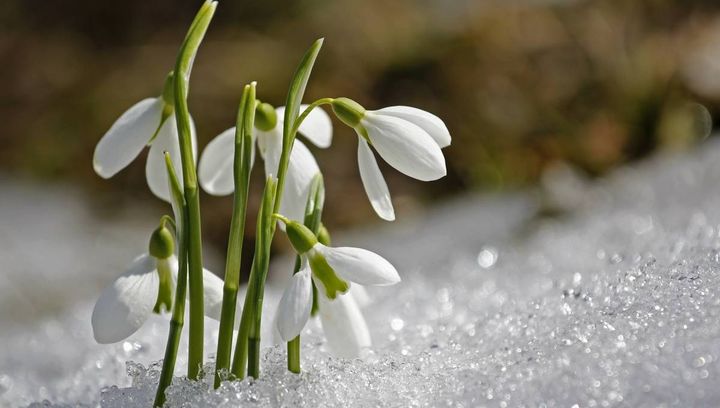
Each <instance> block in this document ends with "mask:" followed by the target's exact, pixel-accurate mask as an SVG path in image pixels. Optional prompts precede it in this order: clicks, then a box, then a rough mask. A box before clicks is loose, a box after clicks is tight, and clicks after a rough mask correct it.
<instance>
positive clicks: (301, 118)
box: [292, 98, 333, 135]
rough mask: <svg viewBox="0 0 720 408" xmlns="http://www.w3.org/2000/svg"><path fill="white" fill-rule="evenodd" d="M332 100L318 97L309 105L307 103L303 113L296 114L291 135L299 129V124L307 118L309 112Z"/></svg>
mask: <svg viewBox="0 0 720 408" xmlns="http://www.w3.org/2000/svg"><path fill="white" fill-rule="evenodd" d="M332 102H333V98H321V99H318V100H317V101H315V102H313V103H311V104H310V105H308V107H307V108H305V110H304V111H303V113H301V114H300V116H298V118H297V120H296V121H295V125H293V128H292V134H293V135H295V134H297V132H298V129H300V125H302V123H303V121H304V120H305V118H307V116H308V115H309V114H310V112H312V110H313V109H315V108H317V107H318V106H320V105H329V104H331V103H332Z"/></svg>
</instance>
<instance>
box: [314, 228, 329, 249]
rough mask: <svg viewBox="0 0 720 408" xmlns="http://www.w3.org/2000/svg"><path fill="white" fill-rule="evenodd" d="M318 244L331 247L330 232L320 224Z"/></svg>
mask: <svg viewBox="0 0 720 408" xmlns="http://www.w3.org/2000/svg"><path fill="white" fill-rule="evenodd" d="M317 239H318V242H320V243H321V244H323V245H330V231H328V229H327V228H325V224H320V230H319V231H318V234H317Z"/></svg>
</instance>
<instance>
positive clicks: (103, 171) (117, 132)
mask: <svg viewBox="0 0 720 408" xmlns="http://www.w3.org/2000/svg"><path fill="white" fill-rule="evenodd" d="M162 108H163V102H162V99H160V98H148V99H143V100H142V101H140V102H138V103H136V104H135V105H133V106H132V107H131V108H130V109H128V110H127V111H125V113H123V114H122V115H121V116H120V117H119V118H118V120H116V121H115V123H113V125H112V126H111V127H110V130H108V131H107V133H105V135H104V136H103V137H102V139H100V141H99V142H98V144H97V146H95V154H94V157H93V167H94V168H95V172H96V173H97V174H98V175H100V177H103V178H109V177H112V176H113V175H115V174H116V173H117V172H119V171H120V170H122V169H124V168H125V167H127V165H128V164H130V162H132V161H133V160H134V159H135V158H136V157H137V155H138V154H140V152H141V151H142V149H143V148H144V147H145V145H147V143H148V142H149V141H150V138H152V136H153V134H154V133H155V130H157V127H158V125H159V124H160V116H161V115H162Z"/></svg>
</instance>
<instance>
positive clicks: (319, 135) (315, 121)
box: [198, 104, 332, 219]
mask: <svg viewBox="0 0 720 408" xmlns="http://www.w3.org/2000/svg"><path fill="white" fill-rule="evenodd" d="M260 105H266V106H269V105H267V104H260ZM307 106H308V105H301V107H300V110H301V111H302V110H304V109H306V108H307ZM257 112H258V114H257V115H256V122H255V128H254V129H253V139H254V140H256V141H257V147H258V149H259V150H260V155H261V156H262V157H263V160H264V163H265V175H266V176H269V175H273V176H277V173H278V166H279V162H280V155H281V153H282V130H283V123H282V118H283V115H284V113H285V107H279V108H276V109H274V112H273V114H272V116H273V117H272V118H271V119H272V120H263V121H262V123H263V124H267V126H265V127H264V128H265V129H266V130H262V129H261V128H260V127H262V126H259V122H261V120H260V119H261V117H262V115H261V111H260V110H258V111H257ZM262 113H265V116H267V112H262ZM298 131H299V132H300V133H301V134H302V135H303V136H305V138H307V139H308V140H309V141H310V142H311V143H312V144H314V145H315V146H317V147H320V148H327V147H329V146H330V143H331V142H332V122H331V120H330V116H329V115H328V114H327V113H326V112H325V111H323V110H322V109H320V108H315V109H313V110H312V111H311V112H310V114H308V116H307V117H306V118H305V120H304V121H303V122H302V124H301V125H300V127H299V128H298ZM234 154H235V128H234V127H232V128H230V129H228V130H226V131H224V132H222V133H221V134H220V135H218V136H217V137H215V139H213V140H212V141H211V142H210V143H209V144H208V145H207V147H206V148H205V150H203V153H202V155H201V157H200V164H199V167H198V178H199V180H200V185H201V186H202V187H203V189H204V190H205V191H207V192H208V193H210V194H213V195H227V194H231V193H232V192H233V191H234V189H235V186H234V181H233V162H234ZM252 157H253V159H254V157H255V152H254V148H253V154H252ZM319 172H320V168H319V167H318V164H317V162H316V161H315V158H314V157H313V155H312V153H311V152H310V150H309V149H308V148H307V146H305V144H303V143H302V142H301V141H299V140H297V139H296V140H295V142H294V144H293V148H292V151H291V153H290V161H289V163H288V169H287V173H286V179H285V187H284V190H283V200H282V203H281V208H280V211H281V212H282V213H283V214H285V215H287V216H288V217H290V218H292V219H300V218H302V217H303V214H304V211H305V203H306V202H307V197H308V193H309V191H310V183H311V181H312V179H313V177H314V176H315V175H316V174H318V173H319Z"/></svg>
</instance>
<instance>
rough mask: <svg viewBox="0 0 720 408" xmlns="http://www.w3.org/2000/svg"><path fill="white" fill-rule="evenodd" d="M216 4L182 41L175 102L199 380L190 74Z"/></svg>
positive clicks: (193, 367) (206, 7)
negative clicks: (188, 102)
mask: <svg viewBox="0 0 720 408" xmlns="http://www.w3.org/2000/svg"><path fill="white" fill-rule="evenodd" d="M216 6H217V2H215V1H205V3H203V5H202V6H201V8H200V11H198V13H197V15H196V17H195V20H194V21H193V23H192V25H191V26H190V29H189V31H188V34H187V36H186V37H185V41H183V44H182V46H181V47H180V52H179V53H178V57H177V62H176V64H175V71H174V72H175V75H174V102H175V120H176V122H177V129H178V136H179V142H180V158H181V162H182V173H183V186H184V190H185V202H186V207H187V218H188V222H187V224H186V225H187V235H188V237H187V239H188V245H187V252H188V277H189V278H188V279H189V286H190V287H189V292H190V333H189V336H190V338H189V345H188V377H189V378H190V379H197V378H198V375H199V373H200V370H201V369H202V363H203V341H204V321H203V319H204V305H203V261H202V233H201V223H200V196H199V189H198V182H197V174H196V169H195V157H194V155H193V147H192V141H191V137H192V124H191V119H190V112H189V109H188V104H187V96H188V91H189V81H190V73H191V71H192V65H193V61H194V60H195V55H196V54H197V50H198V48H199V47H200V43H201V42H202V39H203V37H204V36H205V32H206V31H207V28H208V26H209V24H210V21H211V20H212V17H213V14H214V13H215V8H216Z"/></svg>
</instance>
